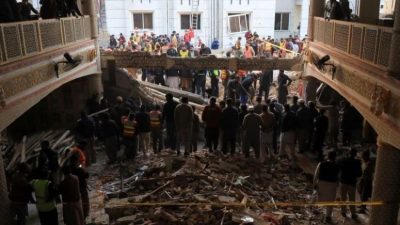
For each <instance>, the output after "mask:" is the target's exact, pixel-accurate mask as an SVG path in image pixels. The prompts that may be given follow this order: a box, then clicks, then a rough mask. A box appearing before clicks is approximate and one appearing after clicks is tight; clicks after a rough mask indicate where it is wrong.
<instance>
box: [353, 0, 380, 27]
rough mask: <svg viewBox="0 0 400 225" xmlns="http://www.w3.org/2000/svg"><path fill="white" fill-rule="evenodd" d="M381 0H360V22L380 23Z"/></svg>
mask: <svg viewBox="0 0 400 225" xmlns="http://www.w3.org/2000/svg"><path fill="white" fill-rule="evenodd" d="M379 9H380V0H360V9H359V15H358V16H359V22H360V23H368V24H378V21H379Z"/></svg>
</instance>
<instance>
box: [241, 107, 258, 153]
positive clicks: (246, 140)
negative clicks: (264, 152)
mask: <svg viewBox="0 0 400 225" xmlns="http://www.w3.org/2000/svg"><path fill="white" fill-rule="evenodd" d="M248 112H249V113H248V114H247V115H246V116H245V117H244V120H243V125H242V129H243V152H244V154H245V157H246V158H249V157H250V152H249V150H250V147H252V148H253V149H254V154H255V157H256V159H259V158H260V128H261V126H262V120H261V117H260V116H259V115H258V114H256V113H255V111H254V107H253V106H249V108H248Z"/></svg>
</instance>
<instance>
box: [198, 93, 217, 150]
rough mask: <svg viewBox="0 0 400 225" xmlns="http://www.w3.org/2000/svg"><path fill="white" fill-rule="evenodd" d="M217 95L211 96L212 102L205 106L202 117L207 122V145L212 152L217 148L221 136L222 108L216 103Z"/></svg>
mask: <svg viewBox="0 0 400 225" xmlns="http://www.w3.org/2000/svg"><path fill="white" fill-rule="evenodd" d="M216 102H217V100H216V98H215V97H211V98H210V103H209V104H208V105H207V106H206V107H205V108H204V110H203V114H202V115H201V119H202V120H203V122H204V123H205V124H206V127H205V136H206V146H207V148H208V150H209V151H210V152H213V151H214V150H217V147H218V138H219V126H220V121H221V109H220V108H219V107H218V106H217V104H216Z"/></svg>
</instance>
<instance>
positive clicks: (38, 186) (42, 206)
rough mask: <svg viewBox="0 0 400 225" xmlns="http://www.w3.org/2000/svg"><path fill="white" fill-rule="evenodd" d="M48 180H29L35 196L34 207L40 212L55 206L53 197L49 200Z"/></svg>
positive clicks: (48, 210)
mask: <svg viewBox="0 0 400 225" xmlns="http://www.w3.org/2000/svg"><path fill="white" fill-rule="evenodd" d="M50 183H51V182H50V181H48V180H42V179H38V180H33V181H32V182H31V184H32V187H33V190H34V191H35V196H36V208H37V209H38V211H40V212H50V211H52V210H53V209H55V208H56V202H55V201H54V199H52V200H49V195H50V194H49V185H50Z"/></svg>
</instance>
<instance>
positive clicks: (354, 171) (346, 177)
mask: <svg viewBox="0 0 400 225" xmlns="http://www.w3.org/2000/svg"><path fill="white" fill-rule="evenodd" d="M339 166H340V182H341V183H343V184H347V185H352V186H355V185H356V183H357V178H359V177H360V176H361V174H362V168H361V161H360V160H358V159H354V158H346V159H344V160H343V161H341V162H340V163H339Z"/></svg>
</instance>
